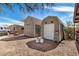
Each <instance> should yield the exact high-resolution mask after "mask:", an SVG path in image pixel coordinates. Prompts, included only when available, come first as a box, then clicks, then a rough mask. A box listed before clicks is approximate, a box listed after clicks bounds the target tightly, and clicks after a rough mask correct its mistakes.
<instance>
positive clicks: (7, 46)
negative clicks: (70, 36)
mask: <svg viewBox="0 0 79 59" xmlns="http://www.w3.org/2000/svg"><path fill="white" fill-rule="evenodd" d="M17 39H18V38H17ZM34 40H35V38H27V39H20V40H13V41H12V40H11V41H0V55H4V56H8V55H9V56H67V55H68V56H77V55H78V51H77V48H76V44H75V40H72V41H68V40H64V41H62V42H61V43H60V44H55V43H48V41H46V43H47V45H46V43H44V44H37V45H36V44H35V43H34V42H35V41H34ZM28 43H30V45H31V46H33V47H36V48H41V47H42V48H44V49H48V48H46V47H51V46H55V45H56V46H55V47H52V48H50V49H49V50H47V51H42V50H44V49H41V50H39V49H36V48H33V47H29V45H28ZM32 43H33V45H32ZM51 44H53V45H51ZM39 45H40V46H39ZM44 45H45V46H44Z"/></svg>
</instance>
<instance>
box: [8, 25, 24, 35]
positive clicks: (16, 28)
mask: <svg viewBox="0 0 79 59" xmlns="http://www.w3.org/2000/svg"><path fill="white" fill-rule="evenodd" d="M9 28H10V33H12V34H23V33H24V26H21V25H16V24H14V25H10V26H9Z"/></svg>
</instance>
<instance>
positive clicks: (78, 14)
mask: <svg viewBox="0 0 79 59" xmlns="http://www.w3.org/2000/svg"><path fill="white" fill-rule="evenodd" d="M73 21H74V25H75V29H74V36H75V38H74V39H76V40H78V41H79V3H76V4H75V9H74V20H73Z"/></svg>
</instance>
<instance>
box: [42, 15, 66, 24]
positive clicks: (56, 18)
mask: <svg viewBox="0 0 79 59" xmlns="http://www.w3.org/2000/svg"><path fill="white" fill-rule="evenodd" d="M49 18H55V20H57V21H58V22H60V23H61V24H63V25H64V23H63V22H62V21H61V20H60V19H59V18H58V17H57V16H47V17H46V18H44V20H48V19H49ZM44 20H43V21H44ZM52 20H53V19H52Z"/></svg>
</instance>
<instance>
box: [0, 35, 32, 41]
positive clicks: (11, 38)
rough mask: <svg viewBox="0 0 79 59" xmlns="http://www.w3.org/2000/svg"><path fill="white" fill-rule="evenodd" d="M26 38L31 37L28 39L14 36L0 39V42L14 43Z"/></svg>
mask: <svg viewBox="0 0 79 59" xmlns="http://www.w3.org/2000/svg"><path fill="white" fill-rule="evenodd" d="M27 38H32V37H28V36H24V35H23V36H14V37H10V38H4V39H1V40H0V41H15V40H23V39H27Z"/></svg>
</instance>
